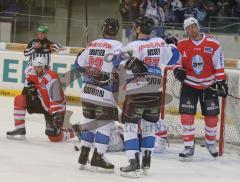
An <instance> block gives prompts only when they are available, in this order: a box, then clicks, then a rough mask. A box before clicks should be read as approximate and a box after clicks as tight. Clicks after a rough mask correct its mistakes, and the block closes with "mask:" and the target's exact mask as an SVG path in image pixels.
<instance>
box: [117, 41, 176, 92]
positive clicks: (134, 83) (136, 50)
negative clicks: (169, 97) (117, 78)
mask: <svg viewBox="0 0 240 182" xmlns="http://www.w3.org/2000/svg"><path fill="white" fill-rule="evenodd" d="M121 51H122V52H130V54H131V55H132V56H133V57H136V58H138V59H139V60H142V61H143V62H144V63H145V64H146V65H147V68H148V73H149V75H146V76H144V77H137V78H134V76H133V74H132V72H131V71H127V73H126V75H128V76H127V78H126V80H127V81H126V86H125V90H126V94H127V95H130V94H137V93H152V92H160V91H161V86H162V79H161V77H162V72H163V69H164V68H165V67H171V66H173V65H174V64H176V62H177V61H178V59H179V51H178V50H177V48H176V47H175V45H172V44H166V42H165V41H164V40H163V39H161V38H158V37H154V38H148V39H139V40H136V41H133V42H131V43H129V44H127V45H126V46H125V47H123V48H122V49H121ZM123 64H124V63H123Z"/></svg>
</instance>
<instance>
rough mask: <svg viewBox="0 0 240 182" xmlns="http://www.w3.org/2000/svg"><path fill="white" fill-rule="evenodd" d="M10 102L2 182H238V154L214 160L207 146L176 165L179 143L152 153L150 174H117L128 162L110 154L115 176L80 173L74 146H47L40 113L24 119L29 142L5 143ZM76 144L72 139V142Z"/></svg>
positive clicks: (5, 104)
mask: <svg viewBox="0 0 240 182" xmlns="http://www.w3.org/2000/svg"><path fill="white" fill-rule="evenodd" d="M69 109H71V110H73V111H74V116H73V118H75V119H76V118H77V119H80V120H81V117H82V116H81V114H80V113H81V108H79V107H69ZM12 113H13V98H9V97H0V182H50V181H51V182H81V181H82V182H95V181H98V182H125V181H131V182H132V181H145V182H151V181H152V182H157V181H159V182H160V181H162V182H168V181H172V182H198V181H199V182H206V181H209V182H215V181H216V182H235V181H238V182H239V181H240V156H239V155H238V154H236V153H234V152H230V153H227V154H225V156H224V157H223V158H221V159H218V160H216V161H215V160H213V159H212V158H211V157H210V156H209V154H208V153H207V151H206V149H205V148H201V147H199V146H197V148H196V155H195V158H194V161H193V162H188V163H183V162H180V161H178V153H179V152H180V151H181V150H182V148H183V146H182V144H170V147H169V148H168V150H167V152H166V153H164V154H161V155H154V157H153V160H152V167H151V170H150V171H149V174H148V176H144V175H141V178H140V179H129V178H123V177H121V176H120V174H119V173H120V172H119V168H120V167H121V166H124V165H126V164H127V160H126V158H125V155H124V153H122V152H120V153H109V154H107V157H108V158H109V160H110V161H111V162H112V163H114V164H115V167H116V168H115V173H114V174H102V173H92V172H89V171H80V170H79V169H78V168H79V166H78V163H77V159H78V155H79V153H78V152H75V151H74V149H73V142H61V143H50V142H49V141H48V139H47V137H46V136H45V135H44V127H45V124H44V119H43V117H42V116H41V115H31V116H30V115H28V116H27V117H26V128H27V135H26V137H27V139H26V140H23V141H19V140H8V139H7V138H6V131H7V130H10V129H13V115H12ZM75 141H76V140H75Z"/></svg>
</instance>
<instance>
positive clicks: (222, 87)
mask: <svg viewBox="0 0 240 182" xmlns="http://www.w3.org/2000/svg"><path fill="white" fill-rule="evenodd" d="M216 85H217V91H216V93H217V95H218V96H220V97H227V95H228V85H227V83H226V81H225V80H222V81H217V82H216Z"/></svg>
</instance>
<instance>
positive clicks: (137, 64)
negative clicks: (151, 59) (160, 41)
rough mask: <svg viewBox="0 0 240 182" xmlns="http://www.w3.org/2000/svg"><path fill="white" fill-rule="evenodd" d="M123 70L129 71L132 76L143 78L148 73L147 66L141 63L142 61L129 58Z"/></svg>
mask: <svg viewBox="0 0 240 182" xmlns="http://www.w3.org/2000/svg"><path fill="white" fill-rule="evenodd" d="M125 68H126V69H128V70H131V71H132V72H133V74H134V76H137V77H143V76H145V73H147V72H148V69H147V66H146V65H145V64H144V63H143V61H141V60H139V59H137V58H135V57H131V58H130V59H129V60H128V61H127V62H126V64H125Z"/></svg>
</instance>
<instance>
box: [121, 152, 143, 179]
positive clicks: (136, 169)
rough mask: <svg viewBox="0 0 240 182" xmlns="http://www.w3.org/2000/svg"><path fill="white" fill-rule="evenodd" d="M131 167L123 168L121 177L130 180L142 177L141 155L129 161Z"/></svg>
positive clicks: (137, 154) (136, 155)
mask: <svg viewBox="0 0 240 182" xmlns="http://www.w3.org/2000/svg"><path fill="white" fill-rule="evenodd" d="M129 163H130V164H129V165H128V166H126V167H121V168H120V171H121V173H120V174H121V176H124V177H129V178H139V177H140V162H139V153H136V154H135V158H134V159H131V160H129Z"/></svg>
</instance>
